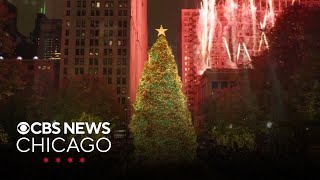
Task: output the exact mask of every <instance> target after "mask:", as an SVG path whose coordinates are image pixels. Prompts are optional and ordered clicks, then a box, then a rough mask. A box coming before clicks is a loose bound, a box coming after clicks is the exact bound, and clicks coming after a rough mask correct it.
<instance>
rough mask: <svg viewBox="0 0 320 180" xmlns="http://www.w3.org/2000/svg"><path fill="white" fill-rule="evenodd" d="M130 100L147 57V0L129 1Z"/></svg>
mask: <svg viewBox="0 0 320 180" xmlns="http://www.w3.org/2000/svg"><path fill="white" fill-rule="evenodd" d="M130 25H131V28H130V93H129V95H130V101H131V103H133V102H134V101H135V99H136V94H137V91H138V85H139V82H140V79H141V76H142V71H143V66H144V62H145V61H147V59H148V29H147V0H132V1H131V19H130Z"/></svg>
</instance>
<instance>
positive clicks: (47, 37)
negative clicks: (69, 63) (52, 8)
mask: <svg viewBox="0 0 320 180" xmlns="http://www.w3.org/2000/svg"><path fill="white" fill-rule="evenodd" d="M61 25H62V20H61V19H49V18H48V17H47V16H46V14H44V13H38V14H37V19H36V22H35V29H34V31H33V43H34V44H35V46H36V49H37V56H38V57H39V58H40V59H51V60H59V59H60V53H61V51H60V50H61V48H60V46H61Z"/></svg>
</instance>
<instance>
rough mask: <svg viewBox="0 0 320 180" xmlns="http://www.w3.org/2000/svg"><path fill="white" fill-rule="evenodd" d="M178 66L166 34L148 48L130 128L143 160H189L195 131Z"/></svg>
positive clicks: (192, 153)
mask: <svg viewBox="0 0 320 180" xmlns="http://www.w3.org/2000/svg"><path fill="white" fill-rule="evenodd" d="M181 88H182V84H181V80H180V77H179V76H178V70H177V66H176V64H175V61H174V57H173V55H172V51H171V48H170V47H169V45H168V42H167V40H166V38H165V37H164V36H159V37H158V39H157V41H156V43H155V44H154V45H153V47H152V48H151V50H150V51H149V60H148V61H147V62H146V64H145V68H144V71H143V75H142V80H141V82H140V84H139V89H138V95H137V99H136V102H135V103H134V114H133V117H132V121H131V123H130V129H131V131H132V133H133V136H134V145H135V148H136V149H135V155H136V158H137V159H138V160H140V161H143V162H144V163H168V162H182V161H190V160H193V159H194V158H195V155H196V146H197V145H196V135H195V131H194V128H193V126H192V122H191V121H192V120H191V113H190V112H189V110H188V108H187V103H186V97H185V96H184V94H183V92H182V90H181Z"/></svg>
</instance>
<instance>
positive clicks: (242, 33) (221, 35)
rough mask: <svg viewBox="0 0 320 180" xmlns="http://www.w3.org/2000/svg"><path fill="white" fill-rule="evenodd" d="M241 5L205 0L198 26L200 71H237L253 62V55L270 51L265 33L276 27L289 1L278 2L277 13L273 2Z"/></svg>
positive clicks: (230, 0) (263, 0)
mask: <svg viewBox="0 0 320 180" xmlns="http://www.w3.org/2000/svg"><path fill="white" fill-rule="evenodd" d="M238 2H240V1H237V0H220V1H218V0H202V2H201V8H200V16H199V21H198V25H197V32H198V34H197V35H198V41H199V46H198V51H199V57H198V58H197V59H198V62H196V65H197V69H198V72H204V71H205V69H207V68H234V67H235V66H237V65H240V64H243V63H247V62H251V57H252V56H256V55H258V54H259V53H261V51H262V50H264V49H268V48H269V43H268V41H267V36H266V33H265V32H266V30H267V29H268V28H269V27H273V26H274V25H275V21H276V14H277V12H281V11H282V10H281V9H282V6H283V3H285V5H287V2H286V1H283V2H280V1H279V0H278V3H277V6H278V7H277V11H276V8H275V3H274V0H244V1H241V4H239V3H238ZM294 2H295V0H292V2H289V3H294ZM259 37H260V38H259ZM263 44H264V45H265V46H263ZM223 50H224V51H223Z"/></svg>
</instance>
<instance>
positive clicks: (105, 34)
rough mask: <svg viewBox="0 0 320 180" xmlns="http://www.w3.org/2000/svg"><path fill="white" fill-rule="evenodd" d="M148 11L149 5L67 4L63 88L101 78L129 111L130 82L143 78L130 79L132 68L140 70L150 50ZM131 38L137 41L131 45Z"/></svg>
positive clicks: (96, 0) (93, 0)
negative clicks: (80, 80)
mask: <svg viewBox="0 0 320 180" xmlns="http://www.w3.org/2000/svg"><path fill="white" fill-rule="evenodd" d="M131 6H132V7H131ZM145 8H146V1H132V2H131V1H129V0H121V1H118V0H77V1H74V0H66V1H64V13H65V14H64V18H63V22H62V38H61V39H62V40H61V63H60V85H61V86H63V85H64V84H65V83H66V82H67V80H68V79H71V78H76V77H79V76H83V75H86V74H89V75H95V76H98V77H101V78H103V79H105V81H106V82H107V84H108V85H109V87H110V88H111V89H113V90H114V91H115V92H116V94H117V98H118V101H119V103H120V104H121V105H123V107H125V108H127V107H126V105H127V102H128V98H129V97H130V96H129V92H130V90H129V87H130V86H129V83H130V82H131V79H130V78H132V81H133V82H135V81H136V80H135V79H134V78H135V77H139V75H140V74H141V73H138V72H137V71H131V74H132V76H130V65H131V67H132V68H136V70H140V69H142V68H141V67H139V66H141V64H142V63H141V62H140V61H141V60H144V58H145V57H146V54H145V55H142V54H140V53H142V52H141V51H140V50H141V49H144V48H146V47H145V45H144V42H142V40H146V36H147V34H146V33H145V31H144V30H143V28H146V23H147V22H146V20H145V18H146V17H142V16H144V15H146V9H145ZM144 10H145V12H142V11H144ZM131 14H132V15H131ZM130 15H131V18H132V19H130ZM130 20H132V21H130ZM130 28H132V29H133V30H132V31H130ZM130 35H134V36H133V39H134V41H133V40H132V41H130ZM137 41H141V42H137ZM130 43H131V46H132V50H131V51H133V53H132V54H131V60H130ZM146 43H147V42H146ZM136 46H137V47H136ZM145 52H146V50H145Z"/></svg>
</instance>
